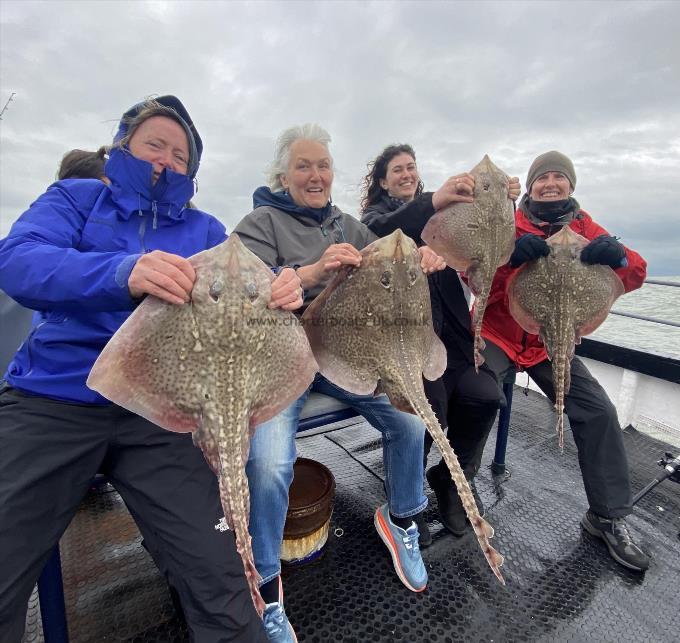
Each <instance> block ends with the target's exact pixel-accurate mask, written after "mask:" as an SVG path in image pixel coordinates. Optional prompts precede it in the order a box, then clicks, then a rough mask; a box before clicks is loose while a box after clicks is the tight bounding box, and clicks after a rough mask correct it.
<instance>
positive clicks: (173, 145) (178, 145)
mask: <svg viewBox="0 0 680 643" xmlns="http://www.w3.org/2000/svg"><path fill="white" fill-rule="evenodd" d="M128 147H129V148H130V152H132V155H133V156H134V157H136V158H138V159H141V160H142V161H148V162H149V163H151V165H152V166H153V182H154V183H156V181H157V180H158V177H159V176H160V175H161V172H162V171H163V170H164V169H165V168H169V169H170V170H172V171H173V172H177V173H178V174H186V173H187V168H188V163H189V142H188V141H187V135H186V132H185V131H184V128H183V127H182V126H181V125H180V124H179V123H178V122H177V121H176V120H173V119H172V118H168V117H167V116H152V117H151V118H147V119H146V120H145V121H144V122H142V123H140V125H139V126H138V127H137V129H136V130H135V131H134V133H133V134H132V138H130V142H129V143H128Z"/></svg>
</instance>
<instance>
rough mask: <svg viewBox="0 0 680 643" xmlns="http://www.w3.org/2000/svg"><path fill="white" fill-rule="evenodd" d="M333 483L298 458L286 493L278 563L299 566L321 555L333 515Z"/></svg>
mask: <svg viewBox="0 0 680 643" xmlns="http://www.w3.org/2000/svg"><path fill="white" fill-rule="evenodd" d="M334 497H335V479H334V478H333V474H332V473H331V472H330V470H329V469H328V468H327V467H325V466H324V465H323V464H321V463H320V462H316V461H315V460H310V459H308V458H298V459H297V460H296V462H295V465H294V467H293V482H292V483H291V485H290V490H289V492H288V513H287V515H286V524H285V526H284V528H283V543H282V544H281V560H282V561H283V562H284V563H286V564H289V565H301V564H304V563H307V562H310V561H312V560H315V559H316V558H318V557H319V556H321V555H322V554H323V551H324V548H325V545H326V542H327V540H328V530H329V527H330V523H331V514H332V513H333V498H334Z"/></svg>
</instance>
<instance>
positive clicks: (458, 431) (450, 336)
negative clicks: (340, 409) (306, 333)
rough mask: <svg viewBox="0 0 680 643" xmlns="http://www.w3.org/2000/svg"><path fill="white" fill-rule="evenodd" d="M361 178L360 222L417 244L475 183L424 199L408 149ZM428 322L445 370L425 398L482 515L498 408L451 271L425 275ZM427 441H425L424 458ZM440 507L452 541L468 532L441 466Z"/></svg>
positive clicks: (450, 183) (460, 182)
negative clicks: (481, 490)
mask: <svg viewBox="0 0 680 643" xmlns="http://www.w3.org/2000/svg"><path fill="white" fill-rule="evenodd" d="M368 168H369V172H368V174H367V175H366V176H365V177H364V182H363V188H364V189H363V198H362V203H361V205H362V221H363V222H364V223H365V224H366V225H367V226H368V227H369V228H370V229H371V230H372V231H373V232H375V233H376V234H377V235H378V236H385V235H387V234H390V233H391V232H393V231H394V230H396V229H397V228H401V230H402V231H403V232H404V233H405V234H407V235H408V236H410V237H412V238H413V239H415V240H416V242H417V243H419V244H422V242H421V241H420V235H421V233H422V231H423V228H424V226H425V224H426V223H427V222H428V220H429V219H430V217H431V216H432V215H433V214H434V213H435V211H437V210H440V209H442V208H444V207H446V206H448V205H451V204H453V203H456V202H468V203H469V202H471V201H472V191H473V188H474V179H473V177H472V176H471V175H469V174H459V175H457V176H452V177H450V178H449V179H447V180H446V181H445V182H444V184H443V185H442V186H441V187H440V188H439V190H437V191H436V192H423V183H422V181H421V180H420V176H419V175H418V168H417V166H416V155H415V152H414V151H413V148H411V146H410V145H390V146H389V147H386V148H385V149H384V150H383V151H382V153H381V154H380V155H379V156H378V157H377V158H376V159H375V161H373V162H372V163H369V166H368ZM519 193H520V185H519V179H516V178H513V179H511V180H510V184H509V197H510V198H517V196H519ZM429 281H430V299H431V301H432V321H433V324H434V329H435V332H436V333H437V335H438V336H439V337H440V338H441V340H442V341H443V342H444V346H446V352H447V367H446V371H445V372H444V375H443V376H442V377H441V378H440V379H438V380H437V381H435V382H429V381H427V380H424V383H425V392H426V394H427V397H428V399H429V401H430V404H431V405H432V407H433V409H434V411H435V413H436V415H437V418H438V419H439V423H440V424H441V425H442V428H443V429H444V430H445V431H446V432H447V437H448V440H449V443H450V444H451V446H452V447H453V450H454V451H455V452H456V455H457V456H458V460H459V461H460V465H461V467H462V468H463V471H464V472H465V476H466V477H467V479H468V480H469V481H470V485H471V486H472V489H473V492H474V494H475V497H476V499H477V505H478V507H479V510H480V513H481V514H482V515H483V514H484V508H483V506H482V504H481V502H480V500H479V497H478V496H477V492H476V490H475V487H474V483H473V478H474V476H475V475H476V473H477V471H478V470H479V465H480V462H481V458H482V452H483V450H484V445H485V443H486V439H487V436H488V435H489V431H490V430H491V427H492V425H493V423H494V420H495V418H496V412H497V410H498V407H499V403H500V402H499V394H498V385H497V383H496V376H495V375H494V373H493V372H492V371H491V369H489V368H488V367H486V366H485V365H482V367H481V368H480V369H479V374H477V373H475V368H474V359H473V345H472V334H471V331H470V313H469V309H468V301H467V299H466V297H465V294H464V291H463V287H462V285H461V282H460V280H459V278H458V274H457V273H456V271H455V270H453V269H451V268H446V269H445V270H443V271H440V272H437V273H434V274H432V275H429ZM431 445H432V438H431V437H430V435H429V434H427V433H426V434H425V456H426V457H427V453H428V452H429V450H430V447H431ZM426 476H427V480H428V482H429V483H430V486H431V487H432V489H433V491H434V492H435V495H436V496H437V502H438V504H439V514H440V518H441V521H442V524H443V525H444V526H445V527H446V528H447V529H448V530H449V531H451V532H452V533H454V534H455V535H457V536H462V535H463V533H464V532H465V529H466V516H465V511H464V509H463V505H462V503H461V502H460V499H459V497H458V492H457V490H456V486H455V483H454V482H453V481H452V480H451V475H450V473H449V470H448V468H447V466H446V464H445V463H444V461H443V460H441V461H440V462H439V463H438V464H437V465H435V466H433V467H431V468H430V469H429V470H428V471H427V473H426Z"/></svg>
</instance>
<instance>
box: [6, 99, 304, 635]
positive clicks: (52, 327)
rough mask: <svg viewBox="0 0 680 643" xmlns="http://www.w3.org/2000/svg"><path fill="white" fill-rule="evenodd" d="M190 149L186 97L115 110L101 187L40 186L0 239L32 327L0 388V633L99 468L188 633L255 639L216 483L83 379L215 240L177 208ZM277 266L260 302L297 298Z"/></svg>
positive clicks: (187, 283) (216, 235)
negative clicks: (147, 304)
mask: <svg viewBox="0 0 680 643" xmlns="http://www.w3.org/2000/svg"><path fill="white" fill-rule="evenodd" d="M202 150H203V143H202V141H201V138H200V136H199V134H198V131H197V129H196V127H195V125H194V123H193V121H192V119H191V117H190V116H189V113H188V112H187V110H186V108H185V107H184V105H183V104H182V103H181V102H180V101H179V100H178V99H177V98H176V97H174V96H161V97H159V98H158V99H156V100H155V101H146V102H144V103H140V104H137V105H134V106H133V107H132V108H130V109H129V110H127V111H126V112H125V114H124V115H123V118H122V119H121V121H120V125H119V128H118V132H117V134H116V136H115V138H114V144H113V147H112V149H111V151H110V154H109V160H108V162H107V163H106V170H105V171H106V176H107V177H108V179H109V180H110V185H106V184H105V183H103V182H102V181H98V180H97V181H93V180H84V179H77V180H75V179H73V180H72V179H65V180H62V181H58V182H56V183H54V184H53V185H51V186H50V187H49V188H48V190H47V192H45V193H44V194H43V195H41V196H39V197H38V198H37V199H36V201H34V203H33V204H32V205H31V206H30V208H29V209H28V210H27V211H26V212H25V213H24V214H23V215H22V216H21V217H20V218H19V219H18V220H17V221H16V223H15V224H14V225H13V226H12V228H11V230H10V232H9V235H8V236H7V237H6V238H5V239H3V240H2V241H0V288H2V289H3V290H4V291H5V292H6V293H7V294H8V295H9V296H10V297H12V298H13V299H15V300H16V301H18V302H19V303H20V304H22V305H23V306H25V307H27V308H31V309H33V310H38V311H40V313H41V315H42V316H43V320H42V323H40V324H38V325H36V326H34V328H33V329H32V331H31V334H30V336H29V338H28V340H27V341H25V342H24V343H23V344H22V346H21V348H20V349H19V351H18V352H17V353H16V355H15V356H14V358H13V360H12V361H11V362H10V364H9V366H8V368H7V371H6V373H5V375H4V379H5V381H4V382H3V383H2V385H1V386H0V569H2V574H0V640H2V641H3V643H4V642H8V643H18V642H19V641H20V640H21V638H22V633H23V629H24V622H25V615H26V606H27V601H28V598H29V596H30V593H31V590H32V588H33V586H34V584H35V582H36V579H37V578H38V575H39V574H40V571H41V570H42V568H43V566H44V564H45V561H46V560H47V558H48V557H49V555H50V553H51V551H52V549H53V547H54V545H55V544H56V543H57V542H58V540H59V538H60V537H61V535H62V534H63V532H64V530H65V529H66V527H67V526H68V524H69V522H70V521H71V518H72V517H73V515H74V514H75V512H76V510H77V508H78V505H79V503H80V501H81V499H82V498H83V496H84V495H85V493H86V491H87V489H88V487H89V485H90V481H91V480H92V478H93V477H94V475H95V474H96V473H97V472H100V471H101V472H102V473H104V474H105V475H106V476H107V477H108V479H109V480H110V481H111V483H112V484H113V485H114V486H115V487H116V489H117V490H118V492H119V493H120V495H121V496H122V498H123V500H124V501H125V503H126V505H127V507H128V508H129V510H130V512H131V514H132V516H133V517H134V519H135V521H136V523H137V525H138V526H139V529H140V531H141V533H142V536H143V537H144V540H145V542H146V545H147V548H148V550H149V552H150V553H151V555H152V556H153V558H154V560H155V561H156V564H157V565H158V566H159V568H160V570H161V572H162V573H163V575H164V576H165V577H166V579H167V580H168V582H169V584H170V585H171V586H172V587H173V588H174V589H175V590H176V592H177V595H178V596H179V598H180V602H181V606H182V610H183V612H184V615H185V618H186V622H187V627H188V631H189V636H190V638H191V640H192V641H196V642H197V643H217V642H220V643H221V642H224V641H266V640H267V637H266V634H265V632H264V628H263V626H262V621H261V619H260V618H259V617H258V615H257V613H256V611H255V609H254V606H253V603H252V599H251V597H250V592H249V591H248V587H247V583H246V579H245V572H244V569H243V563H242V561H241V558H240V556H239V555H238V553H237V551H236V545H235V542H234V537H233V534H232V532H230V531H228V532H223V531H221V530H219V529H216V528H215V525H217V524H219V522H220V519H221V517H222V516H223V511H222V508H221V504H220V498H219V492H218V485H217V479H216V477H215V475H214V474H213V473H212V471H211V470H210V469H209V467H208V465H207V463H206V461H205V458H204V457H203V454H202V453H201V451H200V450H199V449H197V448H196V447H195V446H194V445H193V443H192V438H191V435H190V434H186V433H184V434H180V433H172V432H170V431H166V430H164V429H161V428H160V427H158V426H156V425H154V424H152V423H151V422H149V421H147V420H145V419H144V418H142V417H140V416H137V415H135V414H134V413H131V412H130V411H127V410H126V409H123V408H121V407H118V406H116V405H115V404H112V403H110V402H109V401H108V400H106V399H104V398H103V397H101V396H100V395H98V394H97V393H95V392H94V391H92V390H90V389H89V388H88V387H87V386H86V384H85V381H86V378H87V376H88V374H89V372H90V369H91V367H92V365H93V363H94V361H95V360H96V358H97V357H98V355H99V353H100V351H101V350H102V349H103V348H104V346H105V345H106V343H107V342H108V340H109V339H110V338H111V336H112V335H113V334H114V333H115V332H116V330H117V329H118V328H119V327H120V325H121V324H122V323H123V322H124V321H125V320H126V319H127V318H128V316H129V315H130V313H131V312H132V311H133V310H134V308H135V307H136V306H137V305H138V303H139V302H140V301H141V300H142V299H143V298H144V297H145V296H146V295H154V296H156V297H159V298H160V299H162V300H164V301H166V302H168V303H170V304H174V305H183V304H185V303H187V302H189V301H190V295H191V291H192V288H193V283H194V280H195V273H194V269H193V267H192V265H191V263H189V261H187V259H186V258H187V257H189V256H191V255H193V254H195V253H197V252H200V251H202V250H205V249H208V248H212V247H214V246H216V245H217V244H219V243H221V242H223V241H224V240H225V238H226V233H225V229H224V226H223V225H222V224H221V223H220V222H219V221H218V220H217V219H216V218H214V217H213V216H211V215H209V214H206V213H205V212H201V211H200V210H195V209H190V208H187V207H185V204H186V203H187V202H188V201H189V199H190V198H191V197H192V196H193V193H194V177H195V176H196V173H197V171H198V166H199V161H200V158H201V153H202ZM301 295H302V289H301V287H300V280H299V278H298V277H297V275H296V274H295V272H294V271H293V270H283V271H281V273H280V274H279V275H278V277H277V278H276V279H275V281H274V282H273V284H272V300H271V302H270V306H272V307H281V308H284V309H286V310H293V309H295V308H298V307H300V306H301V305H302V296H301Z"/></svg>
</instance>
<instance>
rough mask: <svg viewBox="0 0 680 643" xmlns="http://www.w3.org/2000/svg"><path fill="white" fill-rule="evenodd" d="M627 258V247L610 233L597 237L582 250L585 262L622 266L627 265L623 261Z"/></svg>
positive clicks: (615, 266)
mask: <svg viewBox="0 0 680 643" xmlns="http://www.w3.org/2000/svg"><path fill="white" fill-rule="evenodd" d="M625 258H626V249H625V248H624V247H623V244H621V243H619V242H618V241H617V240H616V237H610V236H609V235H608V234H602V235H600V236H599V237H595V239H593V240H592V241H591V242H590V243H589V244H588V245H587V246H586V247H585V248H583V250H581V261H582V262H583V263H591V264H593V263H599V264H602V265H603V266H609V267H610V268H621V266H624V265H626V264H625V263H624V261H623V260H624V259H625Z"/></svg>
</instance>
